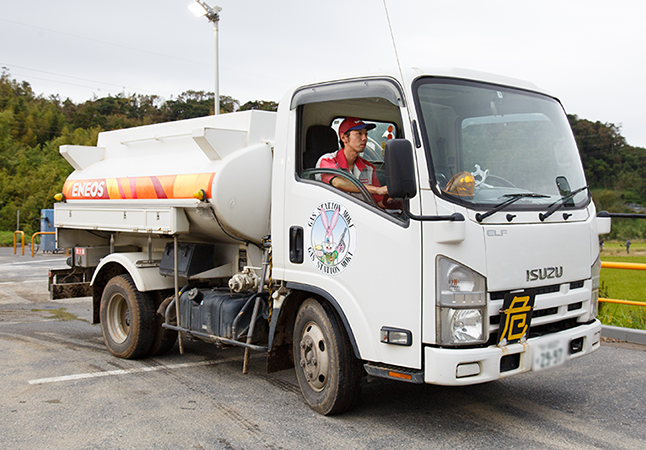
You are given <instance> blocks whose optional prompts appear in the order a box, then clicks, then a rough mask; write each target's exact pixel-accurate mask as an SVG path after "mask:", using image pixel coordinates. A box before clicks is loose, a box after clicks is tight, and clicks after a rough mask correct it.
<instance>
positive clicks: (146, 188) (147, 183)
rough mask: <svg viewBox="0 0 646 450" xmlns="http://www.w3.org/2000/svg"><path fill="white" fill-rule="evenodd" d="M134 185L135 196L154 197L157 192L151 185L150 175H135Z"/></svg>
mask: <svg viewBox="0 0 646 450" xmlns="http://www.w3.org/2000/svg"><path fill="white" fill-rule="evenodd" d="M135 183H136V184H135V186H136V188H135V189H136V190H137V198H145V199H155V198H157V192H156V191H155V186H154V185H153V180H152V179H151V178H150V177H137V178H136V179H135Z"/></svg>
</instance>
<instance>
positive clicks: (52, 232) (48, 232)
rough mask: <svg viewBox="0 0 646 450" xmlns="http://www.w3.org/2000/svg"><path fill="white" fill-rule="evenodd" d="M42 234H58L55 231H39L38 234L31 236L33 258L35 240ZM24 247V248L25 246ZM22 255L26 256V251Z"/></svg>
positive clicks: (32, 255) (32, 254)
mask: <svg viewBox="0 0 646 450" xmlns="http://www.w3.org/2000/svg"><path fill="white" fill-rule="evenodd" d="M40 234H56V232H55V231H39V232H38V233H34V234H32V235H31V257H32V258H33V257H34V239H35V238H36V236H38V235H40ZM23 247H24V244H23ZM22 254H23V255H24V254H25V252H24V250H23V253H22Z"/></svg>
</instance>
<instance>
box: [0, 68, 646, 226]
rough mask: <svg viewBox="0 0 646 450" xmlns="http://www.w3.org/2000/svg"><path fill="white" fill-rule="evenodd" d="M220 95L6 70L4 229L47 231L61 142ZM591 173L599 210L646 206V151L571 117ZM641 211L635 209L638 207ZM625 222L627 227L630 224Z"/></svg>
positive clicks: (192, 107)
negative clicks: (42, 87) (40, 85)
mask: <svg viewBox="0 0 646 450" xmlns="http://www.w3.org/2000/svg"><path fill="white" fill-rule="evenodd" d="M213 100H214V94H213V93H212V92H204V91H191V90H189V91H186V92H183V93H181V94H180V95H178V96H177V98H174V99H170V100H164V99H163V98H161V97H159V96H156V95H140V94H133V95H126V94H118V95H116V96H108V97H102V98H93V99H91V100H87V101H85V102H82V103H74V102H73V101H71V100H70V99H65V100H61V99H60V97H59V96H50V97H49V98H44V97H43V96H41V95H36V94H35V93H34V92H33V90H32V88H31V86H30V84H29V83H28V82H25V81H23V82H18V81H16V80H15V79H12V78H11V77H10V74H9V73H8V71H6V70H3V71H2V73H1V75H0V230H4V231H13V230H15V227H16V211H18V210H20V217H21V227H20V228H21V229H22V230H23V231H25V233H26V234H30V233H33V232H35V231H38V230H39V227H40V225H39V220H40V210H41V209H45V208H52V205H53V196H54V195H55V194H56V193H58V192H60V191H61V189H62V186H63V183H64V181H65V179H66V178H67V176H68V175H69V174H70V173H71V172H72V167H71V166H70V165H69V164H68V163H67V162H66V161H65V160H64V159H63V158H62V157H61V156H60V155H59V153H58V148H59V146H61V145H70V144H71V145H96V141H97V136H98V134H99V132H101V131H107V130H113V129H118V128H128V127H135V126H140V125H148V124H152V123H159V122H168V121H174V120H181V119H189V118H192V117H202V116H206V115H209V114H213V108H214V101H213ZM277 106H278V105H277V103H276V102H273V101H260V100H258V101H253V102H247V103H245V104H243V105H240V102H239V101H238V100H236V99H234V98H232V97H229V96H220V112H221V113H228V112H233V111H244V110H250V109H261V110H267V111H275V110H276V109H277ZM568 119H569V121H570V125H571V127H572V130H573V131H574V136H575V138H576V141H577V145H578V148H579V152H580V154H581V159H582V161H583V167H584V169H585V174H586V178H587V181H588V184H589V186H590V189H591V191H592V194H593V198H594V200H595V203H596V205H597V209H598V210H602V209H605V210H607V211H614V212H630V211H632V209H631V206H630V205H634V204H641V205H646V151H645V149H643V148H640V147H633V146H630V145H628V143H627V142H626V140H625V138H624V137H623V136H622V135H621V133H620V131H621V130H620V127H619V126H617V125H614V124H612V123H602V122H599V121H597V122H592V121H590V120H586V119H580V118H578V117H577V116H576V115H568ZM633 208H634V206H633ZM634 222H644V223H643V225H639V224H635V225H633V224H630V225H626V224H628V221H624V222H622V221H616V222H615V223H616V224H617V226H615V223H613V234H612V235H611V236H609V237H611V238H613V237H618V238H622V239H623V238H626V237H630V238H646V220H644V221H634ZM622 223H623V225H622Z"/></svg>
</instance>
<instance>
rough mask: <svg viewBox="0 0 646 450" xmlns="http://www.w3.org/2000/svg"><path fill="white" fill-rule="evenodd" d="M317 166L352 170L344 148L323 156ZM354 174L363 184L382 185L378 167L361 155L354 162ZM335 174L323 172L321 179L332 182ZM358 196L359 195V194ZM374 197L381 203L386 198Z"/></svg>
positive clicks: (381, 196) (374, 195) (328, 182)
mask: <svg viewBox="0 0 646 450" xmlns="http://www.w3.org/2000/svg"><path fill="white" fill-rule="evenodd" d="M316 167H318V168H321V169H339V170H344V171H346V172H350V170H349V169H348V161H347V160H346V159H345V153H343V149H341V150H338V151H336V152H334V153H327V154H325V155H323V156H321V157H320V158H319V160H318V162H317V163H316ZM352 174H353V175H354V176H355V177H356V178H357V179H358V180H359V181H361V183H363V184H371V185H372V186H377V187H379V186H381V184H380V183H379V180H378V179H377V169H375V166H373V165H372V164H371V163H369V162H368V161H366V160H365V159H363V158H362V157H360V156H359V157H357V159H356V161H355V162H354V169H353V171H352ZM335 176H336V175H333V174H331V173H322V174H321V181H322V182H324V183H327V184H331V182H332V179H333V178H334V177H335ZM352 194H353V193H352ZM356 196H357V197H359V195H356ZM359 198H360V197H359ZM372 198H374V199H375V202H377V203H379V202H380V201H381V200H382V199H383V198H384V196H383V195H376V194H373V196H372Z"/></svg>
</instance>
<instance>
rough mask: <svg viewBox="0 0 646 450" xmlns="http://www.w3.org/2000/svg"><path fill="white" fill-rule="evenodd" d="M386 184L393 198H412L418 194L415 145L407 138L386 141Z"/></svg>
mask: <svg viewBox="0 0 646 450" xmlns="http://www.w3.org/2000/svg"><path fill="white" fill-rule="evenodd" d="M384 162H385V166H386V185H387V186H388V195H390V196H391V197H392V198H401V199H405V200H406V199H410V198H413V197H415V196H416V195H417V180H416V179H415V156H414V153H413V146H412V145H411V143H410V142H409V141H408V140H406V139H391V140H389V141H387V142H386V156H385V160H384Z"/></svg>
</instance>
